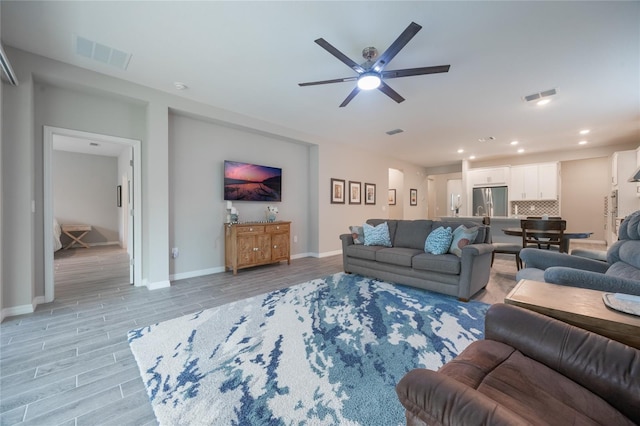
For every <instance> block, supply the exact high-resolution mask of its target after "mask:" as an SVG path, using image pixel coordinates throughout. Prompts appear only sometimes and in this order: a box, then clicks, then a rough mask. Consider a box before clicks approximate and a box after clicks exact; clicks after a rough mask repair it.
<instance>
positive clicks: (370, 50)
mask: <svg viewBox="0 0 640 426" xmlns="http://www.w3.org/2000/svg"><path fill="white" fill-rule="evenodd" d="M362 57H363V58H364V59H366V60H367V62H372V60H373V59H375V58H377V57H378V49H376V48H375V47H372V46H370V47H365V48H364V49H362Z"/></svg>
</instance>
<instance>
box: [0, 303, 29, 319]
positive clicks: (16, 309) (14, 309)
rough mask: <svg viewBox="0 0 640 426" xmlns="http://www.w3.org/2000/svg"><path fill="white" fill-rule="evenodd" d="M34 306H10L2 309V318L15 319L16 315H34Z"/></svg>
mask: <svg viewBox="0 0 640 426" xmlns="http://www.w3.org/2000/svg"><path fill="white" fill-rule="evenodd" d="M33 310H34V307H33V305H19V306H10V307H8V308H3V309H2V317H3V319H4V318H7V317H15V316H16V315H24V314H31V313H33Z"/></svg>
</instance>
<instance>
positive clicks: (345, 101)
mask: <svg viewBox="0 0 640 426" xmlns="http://www.w3.org/2000/svg"><path fill="white" fill-rule="evenodd" d="M358 92H360V88H359V87H358V86H356V87H354V88H353V90H352V91H351V93H349V96H347V97H346V99H345V100H344V101H342V103H341V104H340V108H342V107H346V106H347V104H348V103H349V102H351V99H353V98H355V97H356V95H357V94H358Z"/></svg>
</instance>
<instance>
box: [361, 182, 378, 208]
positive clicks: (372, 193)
mask: <svg viewBox="0 0 640 426" xmlns="http://www.w3.org/2000/svg"><path fill="white" fill-rule="evenodd" d="M364 203H365V204H375V203H376V184H375V183H365V184H364Z"/></svg>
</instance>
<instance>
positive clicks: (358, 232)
mask: <svg viewBox="0 0 640 426" xmlns="http://www.w3.org/2000/svg"><path fill="white" fill-rule="evenodd" d="M349 232H351V237H353V244H364V229H362V226H350V227H349Z"/></svg>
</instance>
